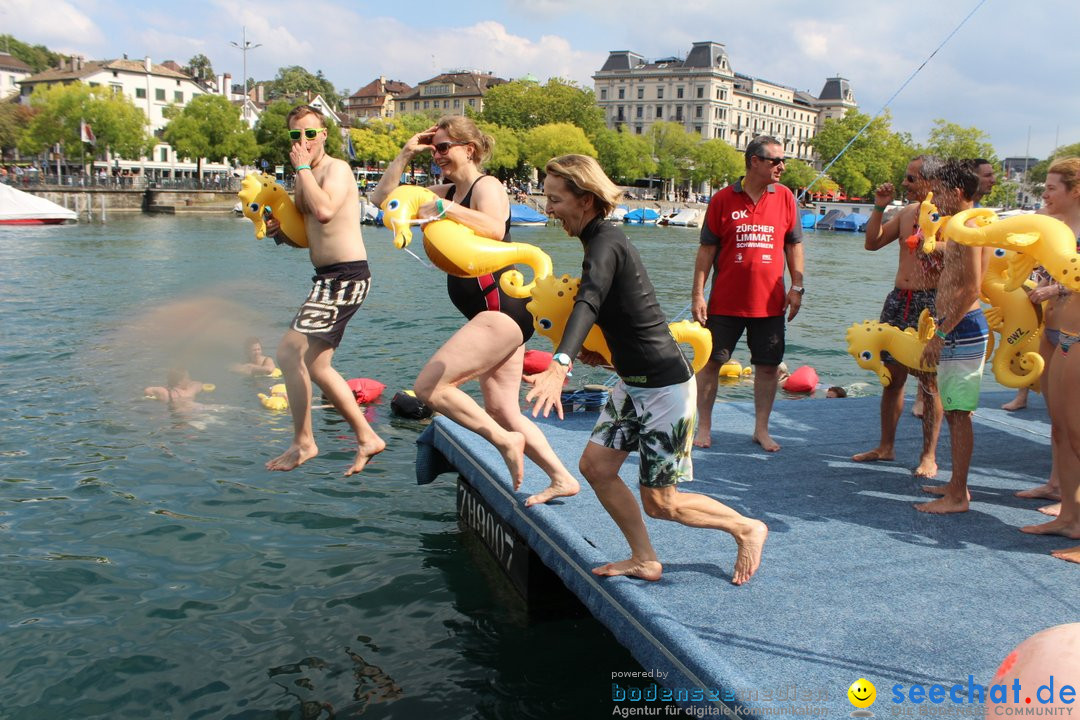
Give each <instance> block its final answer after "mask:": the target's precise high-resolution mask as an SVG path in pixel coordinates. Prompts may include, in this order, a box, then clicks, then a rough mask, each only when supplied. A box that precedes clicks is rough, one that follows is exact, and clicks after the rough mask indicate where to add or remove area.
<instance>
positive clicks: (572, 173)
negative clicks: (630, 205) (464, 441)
mask: <svg viewBox="0 0 1080 720" xmlns="http://www.w3.org/2000/svg"><path fill="white" fill-rule="evenodd" d="M545 172H546V173H547V178H546V179H545V180H544V195H546V196H547V212H548V215H552V216H554V217H555V218H556V219H558V220H560V221H561V222H562V225H563V229H564V230H565V231H566V234H567V235H570V236H572V237H577V238H579V239H580V240H581V244H582V245H583V246H584V249H585V259H584V262H582V264H581V285H580V287H579V289H578V294H577V296H576V297H575V298H574V309H573V310H572V311H571V312H570V318H569V320H567V323H566V329H565V331H564V332H563V336H562V340H561V341H560V342H559V348H558V351H557V352H556V354H555V361H554V362H552V363H551V366H550V367H548V369H547V370H545V371H544V372H542V373H540V374H538V375H535V376H533V378H531V379H532V380H534V382H535V386H534V387H533V389H532V390H531V391H530V392H529V394H528V395H527V396H526V400H528V401H530V402H533V401H535V402H534V405H533V415H536V414H537V413H539V412H543V413H544V415H545V416H547V415H548V413H549V412H550V411H551V408H552V407H555V408H556V410H557V411H558V414H559V417H560V418H561V417H562V403H561V392H562V385H563V380H564V379H565V378H566V373H567V370H568V368H569V365H570V358H572V357H575V356H577V357H579V358H580V359H581V361H582V362H585V363H587V364H590V365H591V364H597V363H598V362H602V361H603V359H602V358H601V357H600V356H599V355H597V354H596V353H593V352H588V351H585V352H582V343H584V341H585V336H586V335H588V333H589V330H590V329H591V328H592V326H593V325H594V324H595V325H598V326H599V327H600V330H601V331H602V332H603V333H604V339H605V340H607V342H608V347H610V349H611V362H612V364H613V365H614V366H615V372H616V373H618V375H619V381H618V382H617V383H616V384H615V387H614V388H612V390H611V394H610V397H609V399H608V402H607V405H605V406H604V409H603V411H602V412H601V413H600V418H599V420H598V421H597V423H596V426H595V427H594V428H593V432H592V437H590V438H589V442H588V444H586V446H585V451H584V452H583V453H582V455H581V461H580V463H579V467H580V468H581V472H582V474H583V475H584V476H585V479H586V480H588V481H589V484H590V485H592V488H593V490H594V491H596V495H597V497H598V498H599V499H600V502H601V503H602V504H603V506H604V507H605V508H606V509H607V511H608V513H609V514H610V515H611V518H612V519H613V520H614V521H615V524H616V525H618V526H619V529H620V530H621V531H622V533H623V535H624V536H625V537H626V541H627V542H628V543H629V544H630V558H629V559H628V560H623V561H621V562H613V563H608V564H606V565H602V566H601V567H598V568H594V569H593V572H594V573H595V574H597V575H631V576H634V577H638V578H642V579H645V580H659V579H660V576H661V574H662V572H663V567H662V566H661V564H660V561H659V560H658V559H657V556H656V551H655V550H653V547H652V543H651V541H650V540H649V532H648V530H647V529H646V528H645V521H644V519H643V518H642V516H641V511H640V510H639V509H638V504H637V501H636V500H635V499H634V495H633V493H632V492H631V491H630V488H628V487H627V486H626V485H625V484H624V483H623V481H622V480H621V479H620V478H619V468H621V467H622V464H623V463H624V462H625V461H626V457H627V455H629V454H630V452H631V451H633V450H636V451H637V452H638V455H639V457H640V460H641V469H640V475H639V486H638V487H639V490H640V492H641V503H642V505H643V506H644V507H645V512H646V513H648V515H649V517H653V518H659V519H663V520H674V521H675V522H677V523H681V524H683V525H689V526H692V527H703V528H712V529H715V530H723V531H724V532H727V533H729V534H730V535H731V536H732V537H733V538H734V539H735V543H736V545H737V546H738V553H737V555H736V558H735V567H734V569H733V571H732V574H731V581H732V582H733V583H734V584H736V585H741V584H743V583H744V582H746V581H747V580H749V579H750V576H751V575H753V574H754V571H755V570H757V568H758V565H759V564H760V563H761V550H762V547H763V546H764V544H765V538H766V536H767V535H768V532H769V531H768V529H767V528H766V527H765V524H764V523H763V522H761V521H760V520H754V519H752V518H748V517H744V516H743V515H740V514H739V513H738V512H736V511H735V510H733V509H732V508H729V507H728V506H727V505H724V504H722V503H720V502H717V501H716V500H714V499H712V498H710V497H708V496H706V495H698V494H695V493H687V492H679V491H678V490H677V489H676V483H679V482H685V481H689V480H692V479H693V466H692V464H691V462H690V451H691V447H692V441H693V437H694V426H695V425H696V424H697V405H696V397H697V392H696V386H695V384H694V374H693V372H692V371H691V369H690V366H689V365H688V364H687V362H686V358H685V357H683V354H682V351H681V350H679V346H678V345H677V344H676V343H675V340H674V338H672V336H671V333H670V332H669V331H668V326H667V318H666V317H664V313H663V311H662V310H661V309H660V305H659V303H658V302H657V300H656V292H655V290H654V289H653V286H652V283H651V282H650V281H649V276H648V273H646V272H645V266H644V265H642V263H641V258H640V257H639V256H638V252H637V248H635V247H634V246H633V245H632V244H631V243H630V240H629V239H628V238H627V237H626V235H625V234H623V232H622V230H620V229H618V228H617V227H615V226H614V225H612V224H611V223H609V222H607V221H606V220H604V217H605V216H606V215H607V214H608V213H609V212H611V210H612V209H613V208H614V207H615V203H616V202H617V201H618V199H619V197H620V193H619V189H618V188H617V187H615V184H614V183H612V182H611V180H609V179H608V177H607V176H606V175H605V174H604V171H603V170H601V169H600V165H599V164H597V162H596V161H595V160H593V159H592V158H591V157H586V156H584V155H563V156H562V157H557V158H555V159H554V160H552V161H550V162H549V163H548V164H547V167H546V168H545ZM687 560H690V558H687Z"/></svg>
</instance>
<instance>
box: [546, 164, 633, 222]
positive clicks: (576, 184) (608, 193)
mask: <svg viewBox="0 0 1080 720" xmlns="http://www.w3.org/2000/svg"><path fill="white" fill-rule="evenodd" d="M544 172H545V173H546V174H548V175H554V176H555V177H558V178H562V180H563V182H565V183H566V186H567V188H568V189H569V190H570V192H571V193H572V194H573V195H575V196H576V197H583V196H585V195H592V197H593V206H594V207H596V209H597V210H598V211H599V212H600V214H601V215H603V216H605V217H606V216H607V215H610V214H611V211H612V210H614V209H615V204H616V203H618V202H619V198H620V197H621V195H622V193H621V192H620V191H619V188H618V187H616V186H615V183H613V182H611V179H610V178H609V177H608V176H607V175H606V174H604V171H603V169H602V168H601V167H600V163H598V162H596V160H595V159H593V158H591V157H589V156H588V155H560V156H559V157H557V158H552V159H551V160H548V164H547V166H545V167H544Z"/></svg>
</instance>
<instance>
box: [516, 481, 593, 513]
mask: <svg viewBox="0 0 1080 720" xmlns="http://www.w3.org/2000/svg"><path fill="white" fill-rule="evenodd" d="M580 490H581V485H580V484H578V481H577V480H575V479H574V478H573V477H570V478H569V479H562V478H560V479H558V480H552V481H551V485H549V486H548V487H547V488H546V489H544V490H541V491H540V492H538V493H536V494H535V495H530V496H529V497H528V498H526V499H525V507H532V506H533V505H540V504H542V503H546V502H547V501H548V500H554V499H555V498H557V497H571V496H573V495H577V494H578V492H579V491H580Z"/></svg>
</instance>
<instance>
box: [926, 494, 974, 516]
mask: <svg viewBox="0 0 1080 720" xmlns="http://www.w3.org/2000/svg"><path fill="white" fill-rule="evenodd" d="M915 509H916V510H918V511H919V512H924V513H932V514H934V515H947V514H949V513H962V512H967V509H968V500H967V498H964V499H962V500H960V499H957V498H954V497H948V496H946V497H943V498H938V499H937V500H931V501H930V502H927V503H916V504H915Z"/></svg>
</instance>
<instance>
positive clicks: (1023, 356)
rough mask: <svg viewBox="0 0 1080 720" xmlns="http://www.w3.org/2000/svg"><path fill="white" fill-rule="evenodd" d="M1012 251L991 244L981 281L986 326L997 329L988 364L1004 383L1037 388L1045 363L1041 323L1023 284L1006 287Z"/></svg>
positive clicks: (1016, 386) (1018, 386)
mask: <svg viewBox="0 0 1080 720" xmlns="http://www.w3.org/2000/svg"><path fill="white" fill-rule="evenodd" d="M1015 254H1016V253H1015V252H1014V251H1012V250H1004V249H1002V248H994V252H993V254H992V255H991V257H990V263H989V266H988V267H987V270H986V275H985V277H983V282H982V287H981V291H982V296H983V299H984V300H985V301H986V302H987V303H989V304H990V306H991V307H990V308H987V309H985V310H983V313H984V314H985V315H986V322H987V324H988V325H989V326H990V329H991V330H993V331H995V332H997V333H999V334H1000V336H1001V339H1000V340H999V341H998V343H997V352H995V353H994V358H993V361H992V362H991V368H992V369H993V371H994V377H995V378H996V379H997V381H998V382H999V383H1001V384H1002V385H1004V386H1005V387H1012V388H1020V387H1027V388H1031V389H1033V390H1035V391H1038V390H1039V387H1040V386H1039V376H1040V375H1041V374H1042V371H1043V365H1044V364H1045V363H1044V361H1043V358H1042V356H1041V355H1040V354H1039V337H1040V336H1041V335H1042V326H1041V325H1040V321H1039V313H1038V312H1037V311H1036V309H1035V306H1034V305H1033V304H1032V302H1031V300H1030V298H1028V295H1027V293H1026V292H1025V291H1024V289H1023V288H1017V289H1016V290H1007V289H1006V288H1005V285H1006V284H1007V282H1008V279H1007V278H1008V272H1009V264H1010V263H1011V262H1015V260H1014V259H1013V258H1012V256H1013V255H1015Z"/></svg>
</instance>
